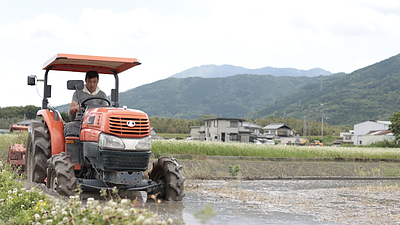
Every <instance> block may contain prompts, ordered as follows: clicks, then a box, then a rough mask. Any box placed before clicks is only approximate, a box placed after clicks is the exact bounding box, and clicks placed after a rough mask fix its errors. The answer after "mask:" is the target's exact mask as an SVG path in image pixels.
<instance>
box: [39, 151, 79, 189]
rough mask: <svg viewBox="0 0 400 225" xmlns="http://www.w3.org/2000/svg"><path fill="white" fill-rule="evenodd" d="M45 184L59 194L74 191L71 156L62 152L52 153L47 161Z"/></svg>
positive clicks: (74, 180) (74, 179)
mask: <svg viewBox="0 0 400 225" xmlns="http://www.w3.org/2000/svg"><path fill="white" fill-rule="evenodd" d="M47 162H48V164H49V168H48V170H47V183H46V186H47V187H48V188H50V189H53V190H56V191H57V192H58V193H59V194H60V195H65V196H71V195H74V194H75V193H76V192H75V190H76V182H77V179H76V177H75V171H74V164H73V163H71V156H69V155H66V154H65V152H62V153H60V154H57V155H53V156H52V157H51V158H50V159H49V160H48V161H47Z"/></svg>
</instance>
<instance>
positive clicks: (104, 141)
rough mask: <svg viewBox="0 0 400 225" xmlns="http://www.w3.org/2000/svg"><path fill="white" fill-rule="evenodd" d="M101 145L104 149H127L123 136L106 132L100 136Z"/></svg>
mask: <svg viewBox="0 0 400 225" xmlns="http://www.w3.org/2000/svg"><path fill="white" fill-rule="evenodd" d="M99 147H100V148H102V149H125V145H124V142H123V141H122V140H121V138H119V137H116V136H113V135H108V134H104V133H101V134H100V136H99Z"/></svg>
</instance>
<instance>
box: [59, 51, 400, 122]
mask: <svg viewBox="0 0 400 225" xmlns="http://www.w3.org/2000/svg"><path fill="white" fill-rule="evenodd" d="M225 66H227V65H224V66H217V67H216V68H218V69H217V70H219V69H222V68H236V67H232V66H227V67H225ZM211 67H215V66H211ZM211 67H210V65H209V66H201V67H198V68H197V69H198V71H196V68H191V69H189V70H191V71H192V73H188V74H186V75H185V76H184V75H183V73H184V72H185V73H186V72H187V71H189V70H186V71H183V72H182V73H178V74H175V75H173V76H171V77H169V78H167V79H163V80H159V81H156V82H153V83H150V84H146V85H142V86H139V87H136V88H133V89H130V90H128V91H125V92H123V93H120V105H121V106H122V105H126V106H128V107H129V108H135V109H140V110H143V111H145V112H146V113H147V114H148V115H149V116H150V117H153V116H157V117H166V118H183V119H193V118H199V115H214V116H218V117H235V118H260V117H268V116H277V117H288V116H290V117H294V118H298V119H306V120H313V121H315V120H316V121H318V120H319V121H320V120H321V118H322V117H324V120H325V121H326V122H327V123H329V124H332V125H354V124H356V123H360V122H364V121H367V120H388V119H389V117H390V116H391V115H393V113H395V112H397V111H399V109H400V88H399V84H400V54H399V55H396V56H393V57H390V58H388V59H385V60H383V61H381V62H377V63H375V64H373V65H370V66H368V67H365V68H361V69H359V70H356V71H354V72H352V73H350V74H345V73H336V74H327V75H318V76H315V74H314V76H312V75H308V76H306V75H302V76H295V75H286V76H279V75H265V74H264V73H263V74H254V73H253V72H254V71H253V72H251V73H249V74H246V73H238V74H236V75H235V74H233V75H231V76H228V75H227V74H232V73H236V72H232V71H233V70H229V69H228V70H227V71H226V72H221V74H224V76H225V77H223V76H222V75H221V76H219V77H213V76H217V74H216V73H214V72H210V73H206V72H204V70H203V69H204V68H211ZM239 68H240V67H239ZM266 68H268V67H266ZM294 70H295V69H294ZM202 71H203V72H202ZM212 71H215V70H212ZM299 71H300V70H298V72H299ZM310 71H311V70H310ZM321 71H323V70H321ZM318 73H320V72H318ZM200 74H201V76H200ZM288 74H289V73H288ZM174 76H182V78H176V77H174ZM59 110H60V111H63V110H62V107H61V108H59Z"/></svg>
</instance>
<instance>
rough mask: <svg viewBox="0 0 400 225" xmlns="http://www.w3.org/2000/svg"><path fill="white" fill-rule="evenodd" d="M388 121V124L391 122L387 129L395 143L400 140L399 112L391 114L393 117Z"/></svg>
mask: <svg viewBox="0 0 400 225" xmlns="http://www.w3.org/2000/svg"><path fill="white" fill-rule="evenodd" d="M389 119H390V122H392V124H390V125H389V128H390V129H391V130H392V133H393V134H394V136H395V137H396V142H397V141H398V140H399V139H400V111H398V112H396V113H393V116H391V117H390V118H389Z"/></svg>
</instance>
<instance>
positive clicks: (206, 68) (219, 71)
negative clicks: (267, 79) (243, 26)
mask: <svg viewBox="0 0 400 225" xmlns="http://www.w3.org/2000/svg"><path fill="white" fill-rule="evenodd" d="M238 74H254V75H273V76H290V77H301V76H306V77H316V76H320V75H325V76H329V75H332V73H331V72H329V71H326V70H324V69H321V68H314V69H310V70H299V69H294V68H275V67H270V66H267V67H263V68H259V69H247V68H244V67H240V66H232V65H221V66H217V65H202V66H198V67H192V68H190V69H187V70H184V71H182V72H180V73H177V74H174V75H172V76H170V77H169V78H186V77H203V78H215V77H228V76H234V75H238Z"/></svg>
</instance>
